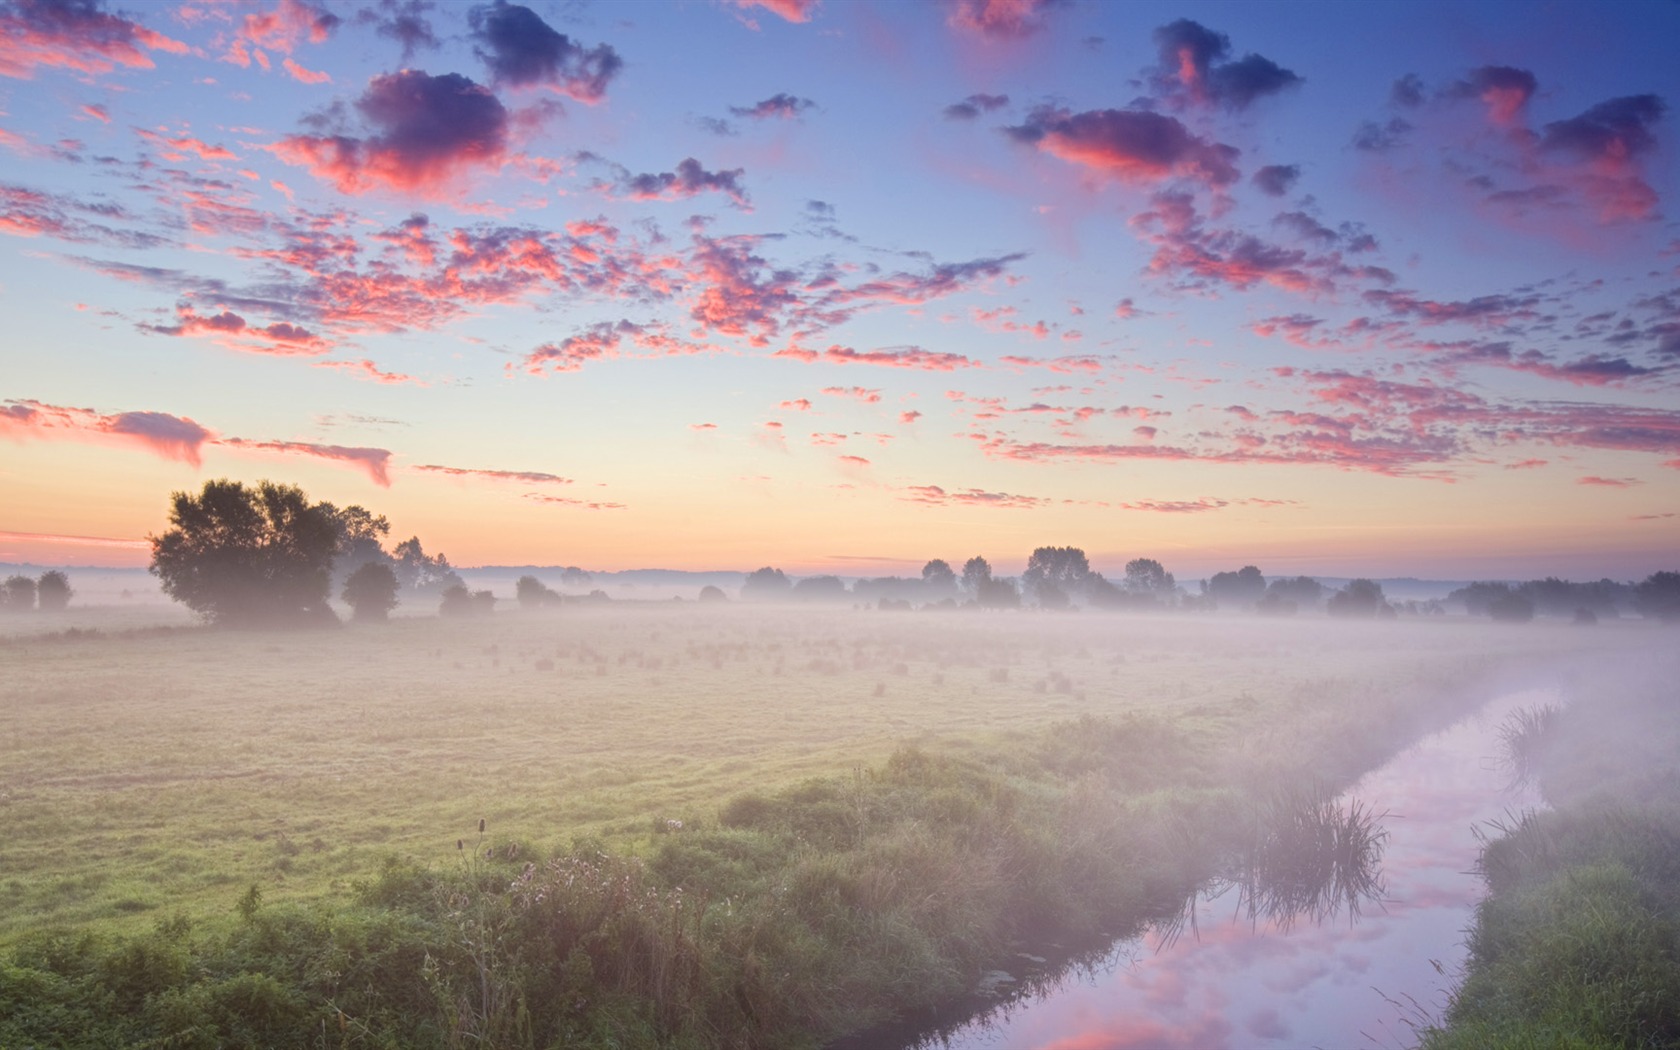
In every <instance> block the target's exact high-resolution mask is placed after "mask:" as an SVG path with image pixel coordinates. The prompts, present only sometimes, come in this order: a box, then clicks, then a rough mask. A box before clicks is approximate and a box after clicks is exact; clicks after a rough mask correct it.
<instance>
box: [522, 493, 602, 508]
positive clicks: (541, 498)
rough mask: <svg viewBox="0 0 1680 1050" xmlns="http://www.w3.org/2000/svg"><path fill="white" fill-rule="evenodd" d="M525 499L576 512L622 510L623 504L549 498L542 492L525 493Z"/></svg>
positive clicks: (564, 497)
mask: <svg viewBox="0 0 1680 1050" xmlns="http://www.w3.org/2000/svg"><path fill="white" fill-rule="evenodd" d="M525 498H526V499H528V500H531V501H532V502H533V503H542V504H545V505H547V506H551V507H575V508H576V509H578V510H623V509H625V504H623V503H608V502H606V501H604V500H591V499H573V498H571V497H569V496H550V495H548V494H547V493H543V492H527V493H525Z"/></svg>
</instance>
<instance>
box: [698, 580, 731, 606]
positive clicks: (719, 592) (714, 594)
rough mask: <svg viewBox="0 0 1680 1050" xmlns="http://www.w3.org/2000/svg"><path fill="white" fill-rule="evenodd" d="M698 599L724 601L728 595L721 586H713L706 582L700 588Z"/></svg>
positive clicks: (727, 598)
mask: <svg viewBox="0 0 1680 1050" xmlns="http://www.w3.org/2000/svg"><path fill="white" fill-rule="evenodd" d="M700 600H701V601H703V602H726V601H728V600H729V595H727V594H725V593H723V589H722V588H721V587H713V586H712V585H711V584H709V583H708V584H706V586H704V587H702V588H700Z"/></svg>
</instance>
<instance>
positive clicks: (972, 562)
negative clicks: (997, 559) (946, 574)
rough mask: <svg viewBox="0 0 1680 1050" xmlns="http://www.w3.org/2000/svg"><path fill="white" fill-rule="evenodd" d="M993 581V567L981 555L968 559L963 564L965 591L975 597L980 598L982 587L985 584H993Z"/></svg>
mask: <svg viewBox="0 0 1680 1050" xmlns="http://www.w3.org/2000/svg"><path fill="white" fill-rule="evenodd" d="M991 579H992V566H991V563H990V562H988V561H986V559H985V558H982V557H980V556H979V555H975V556H974V557H972V558H970V559H968V560H967V561H965V562H963V571H962V586H963V590H965V591H968V592H969V593H971V594H973V595H974V596H975V597H977V598H978V597H979V596H980V588H981V586H982V585H983V584H986V583H989V582H991Z"/></svg>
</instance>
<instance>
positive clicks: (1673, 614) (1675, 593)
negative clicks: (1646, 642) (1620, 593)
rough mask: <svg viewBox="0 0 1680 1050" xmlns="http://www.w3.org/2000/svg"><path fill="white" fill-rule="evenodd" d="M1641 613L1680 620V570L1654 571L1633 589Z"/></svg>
mask: <svg viewBox="0 0 1680 1050" xmlns="http://www.w3.org/2000/svg"><path fill="white" fill-rule="evenodd" d="M1633 596H1634V606H1635V607H1636V608H1637V609H1638V610H1639V615H1641V616H1648V617H1650V618H1651V619H1653V620H1661V621H1663V622H1664V623H1673V622H1675V621H1676V620H1680V572H1654V573H1652V574H1651V575H1649V576H1647V577H1646V578H1645V580H1644V582H1643V583H1640V584H1639V585H1638V586H1636V587H1634V589H1633Z"/></svg>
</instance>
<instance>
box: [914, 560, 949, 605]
mask: <svg viewBox="0 0 1680 1050" xmlns="http://www.w3.org/2000/svg"><path fill="white" fill-rule="evenodd" d="M922 585H923V587H922V589H923V590H924V591H925V592H926V594H925V597H926V599H927V600H928V601H930V602H936V601H939V600H940V599H941V598H949V597H951V596H952V595H954V594H956V593H957V574H956V573H955V572H952V571H951V566H950V565H949V564H948V563H946V561H945V560H944V559H943V558H935V559H933V560H932V561H930V562H928V563H927V564H926V565H924V566H922Z"/></svg>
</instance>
